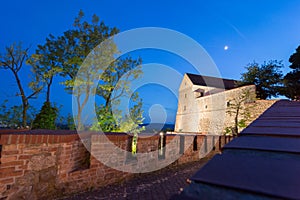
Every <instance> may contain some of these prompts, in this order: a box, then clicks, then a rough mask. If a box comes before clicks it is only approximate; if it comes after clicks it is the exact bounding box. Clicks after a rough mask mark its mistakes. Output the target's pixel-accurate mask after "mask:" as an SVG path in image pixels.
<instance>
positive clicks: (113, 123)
mask: <svg viewBox="0 0 300 200" xmlns="http://www.w3.org/2000/svg"><path fill="white" fill-rule="evenodd" d="M96 113H97V116H98V119H97V120H96V122H94V124H93V125H92V127H91V128H90V130H93V131H99V130H100V129H99V128H101V130H102V131H103V132H125V133H132V134H134V135H137V134H138V133H140V132H141V131H143V130H144V129H145V127H140V126H139V125H140V124H142V123H143V120H144V118H143V110H142V102H141V101H139V102H138V103H137V104H136V105H134V106H133V107H131V108H130V115H129V116H127V115H125V116H122V113H121V111H120V110H114V111H112V110H111V108H109V107H104V106H103V105H100V106H97V107H96Z"/></svg>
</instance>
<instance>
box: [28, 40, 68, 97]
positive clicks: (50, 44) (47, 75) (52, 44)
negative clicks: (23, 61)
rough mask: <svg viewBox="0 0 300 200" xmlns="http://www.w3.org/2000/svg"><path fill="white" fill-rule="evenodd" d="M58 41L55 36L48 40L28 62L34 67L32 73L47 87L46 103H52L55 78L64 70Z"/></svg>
mask: <svg viewBox="0 0 300 200" xmlns="http://www.w3.org/2000/svg"><path fill="white" fill-rule="evenodd" d="M58 46H59V45H58V44H57V40H56V38H55V37H54V36H53V35H49V37H48V38H46V43H45V44H44V45H38V48H37V49H36V52H35V54H32V55H31V57H30V58H29V59H28V60H27V63H29V64H30V65H32V67H33V68H32V71H33V73H34V74H35V76H36V78H37V79H39V80H40V81H41V82H43V83H44V84H45V86H46V102H50V92H51V86H52V83H53V78H54V76H55V75H58V74H59V73H60V72H61V71H62V68H61V66H59V64H58V63H59V62H62V60H61V55H62V52H63V50H62V49H61V48H57V47H58Z"/></svg>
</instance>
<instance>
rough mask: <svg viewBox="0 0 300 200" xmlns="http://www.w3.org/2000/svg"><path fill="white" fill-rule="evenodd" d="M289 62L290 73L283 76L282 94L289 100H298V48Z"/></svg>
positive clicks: (299, 77)
mask: <svg viewBox="0 0 300 200" xmlns="http://www.w3.org/2000/svg"><path fill="white" fill-rule="evenodd" d="M289 62H290V63H291V65H290V66H289V67H290V68H291V69H292V71H291V72H289V73H287V74H286V75H285V76H284V79H283V84H284V86H285V87H284V89H283V91H282V94H283V95H285V96H286V97H288V98H290V99H294V100H300V46H298V48H297V49H296V52H295V53H293V54H292V55H291V56H290V58H289Z"/></svg>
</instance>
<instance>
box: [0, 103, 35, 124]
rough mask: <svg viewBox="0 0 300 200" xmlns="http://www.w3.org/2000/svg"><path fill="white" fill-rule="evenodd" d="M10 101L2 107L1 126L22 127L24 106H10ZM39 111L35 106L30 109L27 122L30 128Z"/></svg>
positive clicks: (0, 108) (0, 106) (0, 111)
mask: <svg viewBox="0 0 300 200" xmlns="http://www.w3.org/2000/svg"><path fill="white" fill-rule="evenodd" d="M7 104H8V100H4V102H3V103H2V104H1V105H0V125H1V126H2V127H5V128H18V127H21V126H22V105H19V106H8V105H7ZM36 113H37V111H36V109H35V108H34V107H33V106H30V105H29V107H28V110H27V122H29V124H30V126H31V124H32V121H33V119H34V117H35V115H36Z"/></svg>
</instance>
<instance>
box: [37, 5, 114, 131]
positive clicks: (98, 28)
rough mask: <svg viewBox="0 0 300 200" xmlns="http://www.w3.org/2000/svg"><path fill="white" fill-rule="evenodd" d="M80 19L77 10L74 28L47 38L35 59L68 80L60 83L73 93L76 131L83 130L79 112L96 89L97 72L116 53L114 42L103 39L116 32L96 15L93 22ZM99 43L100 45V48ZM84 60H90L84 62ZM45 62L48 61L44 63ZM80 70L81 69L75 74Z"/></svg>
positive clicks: (81, 13) (82, 15)
mask: <svg viewBox="0 0 300 200" xmlns="http://www.w3.org/2000/svg"><path fill="white" fill-rule="evenodd" d="M83 17H84V13H83V12H82V11H80V12H79V15H78V16H77V17H76V18H75V20H74V28H73V29H71V30H68V31H65V32H64V33H63V35H62V36H59V37H57V38H54V37H50V38H49V40H47V43H46V44H49V45H48V46H47V48H46V50H45V51H41V52H43V53H42V54H44V56H43V57H42V59H41V58H38V61H41V60H42V61H44V59H45V61H46V62H44V63H45V64H46V66H55V67H57V68H60V69H61V72H60V75H62V76H63V77H66V79H67V80H66V81H64V82H63V84H64V86H65V89H66V91H67V92H69V93H72V94H73V96H74V97H75V99H76V102H77V103H76V104H77V114H76V117H75V120H77V128H78V129H79V130H81V129H83V122H82V121H83V117H82V111H83V109H84V107H85V106H86V104H87V101H88V99H89V97H90V94H91V93H92V92H93V91H95V90H96V88H94V87H93V83H94V81H96V80H97V79H99V70H101V68H103V67H105V66H108V65H109V63H107V62H108V61H110V60H113V58H114V56H115V54H116V53H117V52H118V51H117V48H116V46H115V44H114V43H113V41H112V40H106V39H107V38H109V37H110V36H113V35H114V34H116V33H117V32H118V30H117V29H116V28H110V27H108V26H106V25H105V24H104V22H99V17H97V16H96V15H94V16H93V18H92V23H88V22H86V21H83ZM103 41H106V42H104V43H103ZM101 42H102V45H101V46H99V44H100V43H101ZM58 50H59V51H58ZM87 57H89V58H88V59H86V58H87ZM47 59H50V60H51V61H48V62H47ZM86 60H88V61H86ZM44 63H43V64H44ZM80 68H81V69H82V70H81V71H80V73H78V72H79V71H78V70H79V69H80ZM56 71H57V70H56ZM75 80H76V82H75ZM75 84H77V85H75ZM74 86H76V87H75V88H76V89H75V90H73V88H74Z"/></svg>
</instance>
